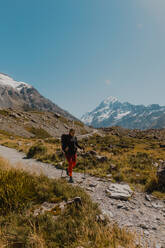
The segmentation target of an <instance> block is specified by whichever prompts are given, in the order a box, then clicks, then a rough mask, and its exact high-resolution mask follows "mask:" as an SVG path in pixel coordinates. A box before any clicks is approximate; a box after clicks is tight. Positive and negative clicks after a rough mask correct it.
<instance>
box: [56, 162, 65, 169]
mask: <svg viewBox="0 0 165 248" xmlns="http://www.w3.org/2000/svg"><path fill="white" fill-rule="evenodd" d="M63 165H64V162H63V161H62V162H59V163H58V164H56V168H57V169H60V170H61V169H64V168H63Z"/></svg>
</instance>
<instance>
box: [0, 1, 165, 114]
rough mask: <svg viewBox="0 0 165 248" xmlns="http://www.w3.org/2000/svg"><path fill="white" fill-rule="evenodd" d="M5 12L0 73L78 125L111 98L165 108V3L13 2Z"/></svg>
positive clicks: (7, 5)
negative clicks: (28, 87) (33, 91)
mask: <svg viewBox="0 0 165 248" xmlns="http://www.w3.org/2000/svg"><path fill="white" fill-rule="evenodd" d="M1 9H2V13H1V16H0V21H1V27H0V32H1V46H0V52H1V60H0V71H2V73H4V74H7V75H9V76H11V77H12V78H14V79H15V80H16V81H23V82H26V83H28V84H30V85H33V87H35V88H36V89H37V90H38V91H39V92H40V93H41V94H42V95H43V96H44V97H46V98H49V99H50V100H51V101H53V102H54V103H55V104H57V105H58V106H60V107H61V108H63V109H65V110H67V111H68V112H70V113H71V114H73V115H74V116H76V117H77V118H80V117H81V116H82V115H83V114H85V113H86V112H90V111H92V110H93V109H94V108H95V107H96V106H98V105H99V104H100V102H102V101H103V100H104V99H105V98H107V97H108V96H117V98H118V99H120V101H121V102H129V103H131V104H134V105H144V106H148V105H151V104H159V105H160V106H164V105H165V102H164V91H165V84H164V81H165V75H164V67H165V60H164V56H165V49H164V43H165V34H164V24H165V2H162V0H157V1H156V2H155V1H154V0H145V1H144V0H135V1H131V0H126V1H124V2H123V0H119V1H118V2H116V1H109V0H105V1H104V3H103V2H102V1H100V0H91V1H90V2H89V1H88V0H83V1H78V2H77V1H76V0H70V1H69V2H68V1H66V0H64V1H63V2H61V1H59V0H49V1H46V2H45V1H44V0H36V1H35V2H34V1H32V0H29V1H28V2H27V1H24V0H16V1H15V2H11V1H10V0H6V1H5V2H2V3H1ZM6 17H7V18H6ZM29 17H30V18H29Z"/></svg>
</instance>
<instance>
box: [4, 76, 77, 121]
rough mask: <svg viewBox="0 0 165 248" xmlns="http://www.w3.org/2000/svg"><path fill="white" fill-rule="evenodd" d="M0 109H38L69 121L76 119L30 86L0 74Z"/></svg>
mask: <svg viewBox="0 0 165 248" xmlns="http://www.w3.org/2000/svg"><path fill="white" fill-rule="evenodd" d="M0 108H1V109H2V108H13V109H23V110H27V109H38V110H43V111H51V112H54V113H59V114H61V115H63V116H65V117H67V118H69V119H76V118H75V117H74V116H72V115H71V114H69V113H68V112H67V111H65V110H63V109H61V108H60V107H59V106H57V105H56V104H54V103H53V102H51V101H50V100H49V99H47V98H45V97H43V96H42V95H40V93H39V92H38V91H37V90H36V89H35V88H34V87H33V86H31V85H30V84H27V83H24V82H17V81H15V80H14V79H13V78H11V77H10V76H8V75H6V74H3V73H0Z"/></svg>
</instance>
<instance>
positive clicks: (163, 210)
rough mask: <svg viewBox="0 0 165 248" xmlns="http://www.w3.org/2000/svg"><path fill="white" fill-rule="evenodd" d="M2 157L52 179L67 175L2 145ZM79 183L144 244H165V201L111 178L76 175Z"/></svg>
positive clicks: (160, 246) (154, 246) (155, 247)
mask: <svg viewBox="0 0 165 248" xmlns="http://www.w3.org/2000/svg"><path fill="white" fill-rule="evenodd" d="M0 156H1V157H4V158H5V159H8V160H9V161H10V163H11V164H12V165H13V166H16V164H17V167H18V164H20V167H21V166H23V168H25V169H27V170H28V171H30V172H32V173H34V172H36V173H43V174H44V175H46V176H48V177H49V178H59V177H61V176H62V177H64V178H66V175H65V171H63V173H62V171H61V170H58V169H56V168H55V167H53V166H51V165H50V164H45V163H41V162H37V161H35V160H33V159H26V158H25V155H24V154H23V153H19V152H17V151H16V150H13V149H10V148H7V147H3V146H0ZM73 176H74V179H75V183H74V184H75V185H79V186H80V187H82V188H84V189H85V190H86V191H87V192H88V193H89V194H90V195H91V197H92V199H93V201H95V202H97V203H98V204H99V206H100V209H101V210H102V213H103V216H102V218H104V214H106V215H107V216H108V217H109V218H110V219H111V220H112V221H114V222H116V223H118V225H119V226H121V227H127V228H129V229H130V230H133V231H136V232H137V234H138V235H139V239H138V240H139V241H138V240H137V242H141V244H142V247H145V243H147V244H148V247H150V248H163V247H165V201H162V200H158V199H156V198H154V197H152V196H150V195H146V194H144V193H139V192H133V191H132V190H131V189H130V187H129V186H128V185H125V184H124V183H123V184H113V183H112V182H111V177H110V175H109V179H101V178H96V177H92V176H89V175H84V174H81V173H74V174H73ZM66 180H67V178H66Z"/></svg>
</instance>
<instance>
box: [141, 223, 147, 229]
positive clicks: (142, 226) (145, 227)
mask: <svg viewBox="0 0 165 248" xmlns="http://www.w3.org/2000/svg"><path fill="white" fill-rule="evenodd" d="M139 227H141V228H142V229H146V230H147V229H149V227H148V226H147V225H146V223H141V224H140V225H139Z"/></svg>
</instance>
